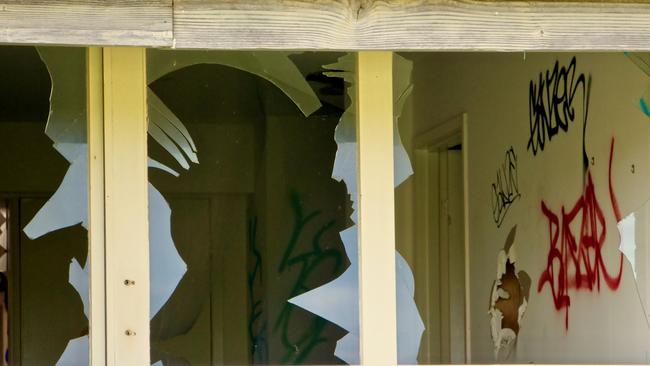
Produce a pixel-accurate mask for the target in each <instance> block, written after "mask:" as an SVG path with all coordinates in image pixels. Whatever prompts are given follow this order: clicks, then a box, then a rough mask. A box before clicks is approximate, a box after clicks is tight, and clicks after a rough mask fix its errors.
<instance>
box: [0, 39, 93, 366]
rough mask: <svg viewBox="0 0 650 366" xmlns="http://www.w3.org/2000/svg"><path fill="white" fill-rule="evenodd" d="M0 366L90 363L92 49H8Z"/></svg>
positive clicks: (0, 108) (0, 104) (3, 69)
mask: <svg viewBox="0 0 650 366" xmlns="http://www.w3.org/2000/svg"><path fill="white" fill-rule="evenodd" d="M0 81H1V82H0V129H1V133H0V136H1V137H0V139H1V141H2V143H0V151H1V153H0V154H1V155H2V157H3V158H2V159H0V170H2V171H3V174H2V177H3V178H1V179H0V351H1V352H2V354H1V357H0V365H8V364H11V365H17V364H22V365H87V364H88V362H89V349H88V344H89V342H88V314H89V313H88V311H89V309H88V272H87V269H88V257H87V255H88V239H87V237H88V234H87V189H88V187H87V170H88V169H87V159H86V156H87V148H86V141H87V140H86V50H85V49H84V48H62V47H38V48H35V47H12V46H2V47H0Z"/></svg>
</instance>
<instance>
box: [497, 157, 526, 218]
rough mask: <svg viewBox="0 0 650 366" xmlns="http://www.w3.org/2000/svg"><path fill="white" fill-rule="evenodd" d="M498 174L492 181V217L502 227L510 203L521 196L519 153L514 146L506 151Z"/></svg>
mask: <svg viewBox="0 0 650 366" xmlns="http://www.w3.org/2000/svg"><path fill="white" fill-rule="evenodd" d="M496 175H497V179H496V181H495V182H494V183H492V196H491V204H492V218H493V219H494V223H496V224H497V227H501V224H502V223H503V219H505V217H506V214H507V213H508V209H509V208H510V205H512V204H513V203H514V202H515V200H516V199H518V198H519V197H521V194H520V193H519V182H518V180H517V154H515V150H514V149H513V148H512V146H511V147H510V149H508V150H507V151H506V156H505V159H504V161H503V164H502V165H501V167H500V168H499V170H497V174H496Z"/></svg>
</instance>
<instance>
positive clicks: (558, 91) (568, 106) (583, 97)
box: [527, 56, 591, 170]
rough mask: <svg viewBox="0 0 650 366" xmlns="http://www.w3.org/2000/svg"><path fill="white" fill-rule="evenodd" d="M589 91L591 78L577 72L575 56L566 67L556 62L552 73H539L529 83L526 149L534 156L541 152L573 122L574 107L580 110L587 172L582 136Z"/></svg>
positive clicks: (585, 126) (584, 162)
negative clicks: (535, 78)
mask: <svg viewBox="0 0 650 366" xmlns="http://www.w3.org/2000/svg"><path fill="white" fill-rule="evenodd" d="M590 87H591V76H585V74H583V73H580V74H577V72H576V58H575V56H574V57H573V58H572V59H571V62H569V65H568V66H562V67H560V63H559V61H556V62H555V66H553V69H552V70H546V72H540V73H539V78H538V80H537V82H535V81H534V80H531V81H530V87H529V126H530V137H529V139H528V145H527V149H528V150H529V151H532V153H533V155H537V153H538V152H540V151H544V148H545V147H546V144H547V142H550V141H551V140H552V139H553V137H555V136H556V135H558V134H559V133H560V131H563V132H567V131H568V130H569V125H570V124H571V123H572V122H574V120H575V119H576V106H581V108H582V111H583V117H582V119H583V121H582V122H583V123H582V128H583V136H582V152H583V165H584V168H585V170H586V168H587V166H588V158H587V153H586V148H585V138H584V132H585V131H586V128H587V115H588V113H587V111H588V109H589V91H590Z"/></svg>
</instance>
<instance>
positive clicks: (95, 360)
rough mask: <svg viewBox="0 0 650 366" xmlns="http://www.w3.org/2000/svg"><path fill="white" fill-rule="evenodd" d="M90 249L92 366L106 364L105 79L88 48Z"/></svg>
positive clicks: (97, 55) (97, 56)
mask: <svg viewBox="0 0 650 366" xmlns="http://www.w3.org/2000/svg"><path fill="white" fill-rule="evenodd" d="M87 52H88V57H87V62H86V67H87V84H86V88H87V99H88V109H87V111H88V112H87V113H88V157H89V159H88V198H89V199H88V222H89V225H88V248H89V255H88V260H89V261H90V273H89V275H90V282H89V283H90V319H88V321H89V327H88V329H89V335H90V364H91V365H93V366H105V365H106V276H105V274H106V262H105V260H106V258H105V246H104V243H105V241H104V239H105V237H104V99H103V98H104V90H103V89H104V80H103V60H102V58H103V54H102V49H101V48H97V47H94V48H89V49H88V51H87Z"/></svg>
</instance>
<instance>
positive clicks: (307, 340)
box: [273, 192, 345, 364]
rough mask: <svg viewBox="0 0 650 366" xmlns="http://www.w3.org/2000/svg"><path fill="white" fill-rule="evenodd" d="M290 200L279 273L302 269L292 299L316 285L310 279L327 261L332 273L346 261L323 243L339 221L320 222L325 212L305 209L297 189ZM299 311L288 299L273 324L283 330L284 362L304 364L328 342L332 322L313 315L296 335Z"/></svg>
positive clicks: (291, 292)
mask: <svg viewBox="0 0 650 366" xmlns="http://www.w3.org/2000/svg"><path fill="white" fill-rule="evenodd" d="M290 202H291V209H292V211H293V229H292V232H291V236H290V238H289V242H288V244H287V247H286V249H285V251H284V253H283V255H282V260H281V261H280V265H279V267H278V273H284V272H287V271H296V270H297V271H298V274H297V276H296V279H295V281H294V283H293V284H292V285H291V286H290V288H291V290H290V293H289V298H293V297H295V296H298V295H300V294H302V293H304V292H306V291H308V290H310V289H312V288H313V287H314V284H313V283H312V282H310V281H313V275H315V274H317V273H318V268H319V267H321V266H323V265H324V264H327V263H328V261H329V262H330V263H333V265H331V264H330V265H329V267H327V268H331V274H332V276H335V275H336V274H338V273H339V272H340V269H341V268H342V266H343V265H344V264H345V262H344V259H343V255H342V252H341V251H340V250H338V249H336V248H327V247H326V246H324V245H323V244H322V243H321V241H322V238H323V236H324V234H325V233H327V232H328V231H329V230H332V229H336V228H335V224H336V220H326V221H325V222H324V223H322V224H321V223H319V222H318V221H317V219H319V218H321V217H322V216H321V215H322V212H321V211H320V210H314V211H311V212H305V209H304V207H303V204H302V200H301V199H300V197H299V195H298V194H297V193H296V192H292V193H291V196H290ZM307 229H310V230H309V232H314V234H313V235H311V237H309V238H306V237H305V236H306V231H307ZM305 242H307V243H308V244H309V247H308V248H307V250H305V246H306V245H299V244H302V243H305ZM295 310H296V306H295V305H293V304H291V303H289V302H285V303H284V306H283V307H282V310H281V311H280V315H279V316H278V318H277V319H276V321H275V324H274V327H273V331H274V332H279V333H280V340H281V342H282V345H283V347H284V349H285V351H284V355H283V356H282V358H281V360H280V362H281V363H283V364H300V363H303V362H304V361H305V359H306V358H307V356H308V355H309V354H310V352H311V351H313V349H314V348H315V347H316V346H317V345H318V344H320V343H324V342H327V341H328V339H327V337H326V336H325V335H324V334H323V332H324V330H325V327H326V326H327V325H328V324H329V322H328V321H327V320H325V319H323V318H321V317H318V316H312V317H311V320H310V321H309V322H308V323H307V324H306V325H304V326H301V327H300V329H301V331H300V332H299V334H297V335H296V334H295V328H292V327H291V321H292V318H293V317H294V311H295Z"/></svg>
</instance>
